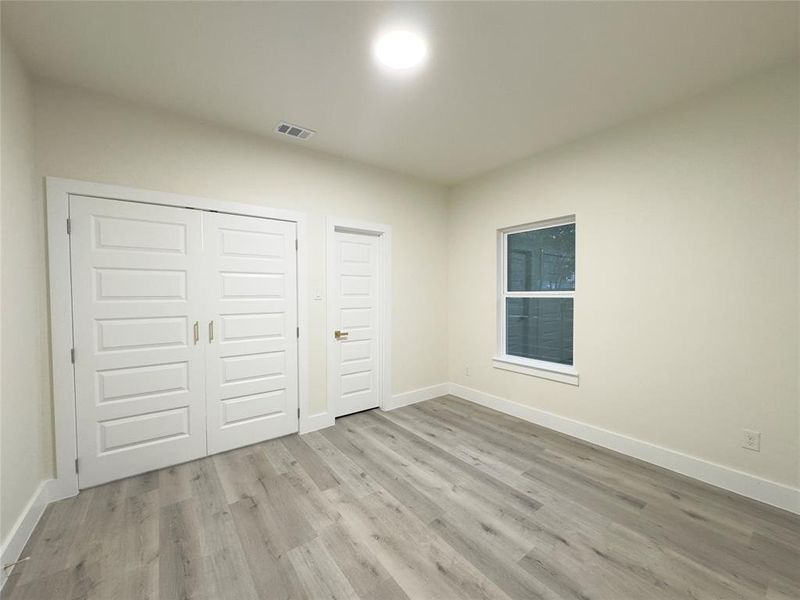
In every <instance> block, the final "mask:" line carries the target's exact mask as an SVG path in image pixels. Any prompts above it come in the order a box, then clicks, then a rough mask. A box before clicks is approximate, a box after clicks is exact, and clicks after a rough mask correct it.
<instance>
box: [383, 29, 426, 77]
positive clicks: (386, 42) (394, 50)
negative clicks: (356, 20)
mask: <svg viewBox="0 0 800 600" xmlns="http://www.w3.org/2000/svg"><path fill="white" fill-rule="evenodd" d="M372 50H373V53H374V55H375V59H376V60H377V61H378V62H379V63H380V64H382V65H383V66H384V67H388V68H389V69H392V70H394V71H408V70H410V69H413V68H414V67H418V66H420V65H421V64H422V63H424V62H425V59H426V58H427V57H428V44H427V43H426V42H425V40H424V39H423V38H422V36H421V35H419V34H416V33H414V32H413V31H389V32H387V33H384V34H382V35H380V36H378V38H377V39H376V40H375V44H374V46H373V48H372Z"/></svg>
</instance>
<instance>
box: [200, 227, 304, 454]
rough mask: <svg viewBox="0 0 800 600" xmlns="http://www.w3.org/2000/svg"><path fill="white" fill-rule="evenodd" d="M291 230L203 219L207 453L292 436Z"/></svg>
mask: <svg viewBox="0 0 800 600" xmlns="http://www.w3.org/2000/svg"><path fill="white" fill-rule="evenodd" d="M295 227H296V226H295V224H294V223H288V222H285V221H273V220H269V219H256V218H253V217H240V216H236V215H226V214H221V213H205V214H204V215H203V229H204V234H205V241H206V243H205V246H206V261H205V267H206V269H207V276H206V277H205V281H206V285H207V287H206V302H207V312H208V313H209V315H210V317H209V318H210V321H209V322H208V323H206V327H207V331H206V333H207V335H208V340H209V345H208V349H207V351H206V397H207V408H208V451H209V454H213V453H215V452H222V451H224V450H230V449H231V448H237V447H239V446H244V445H247V444H253V443H255V442H259V441H262V440H265V439H269V438H274V437H278V436H281V435H286V434H287V433H291V432H294V431H297V275H296V273H297V269H296V263H297V261H296V252H297V250H296V248H295V240H296V239H297V236H296V229H295Z"/></svg>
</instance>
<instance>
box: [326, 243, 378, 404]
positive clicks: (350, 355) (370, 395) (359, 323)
mask: <svg viewBox="0 0 800 600" xmlns="http://www.w3.org/2000/svg"><path fill="white" fill-rule="evenodd" d="M333 236H334V240H333V248H332V249H331V250H332V252H333V256H332V261H330V262H329V268H330V269H331V271H332V272H331V273H329V276H330V277H331V278H332V279H331V285H330V286H329V290H328V302H329V312H328V314H329V319H328V323H329V329H330V330H331V331H329V332H328V335H329V336H331V337H330V338H329V345H328V397H329V398H330V399H331V402H332V406H333V409H334V414H335V416H337V417H340V416H342V415H347V414H350V413H354V412H358V411H360V410H366V409H369V408H376V407H377V406H379V405H380V389H381V381H380V375H381V374H380V368H379V366H380V361H379V360H378V353H379V348H380V344H381V340H380V336H381V331H380V318H379V300H380V299H379V297H378V290H379V278H380V273H379V268H380V260H379V248H380V246H379V237H378V236H376V235H368V234H361V233H350V232H343V231H336V230H334V232H333Z"/></svg>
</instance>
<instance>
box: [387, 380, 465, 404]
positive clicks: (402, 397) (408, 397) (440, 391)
mask: <svg viewBox="0 0 800 600" xmlns="http://www.w3.org/2000/svg"><path fill="white" fill-rule="evenodd" d="M449 392H450V384H449V383H439V384H437V385H431V386H428V387H424V388H419V389H418V390H411V391H409V392H402V393H400V394H395V395H394V396H392V397H391V399H390V400H389V402H387V403H386V405H384V406H383V410H394V409H395V408H400V407H402V406H408V405H409V404H414V403H416V402H422V401H423V400H431V399H432V398H438V397H439V396H445V395H447V394H448V393H449Z"/></svg>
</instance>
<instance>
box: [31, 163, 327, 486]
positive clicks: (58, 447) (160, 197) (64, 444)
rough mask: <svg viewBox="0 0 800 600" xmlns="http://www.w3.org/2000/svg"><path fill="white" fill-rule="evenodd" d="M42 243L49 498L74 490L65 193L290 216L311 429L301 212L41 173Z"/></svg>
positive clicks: (305, 420)
mask: <svg viewBox="0 0 800 600" xmlns="http://www.w3.org/2000/svg"><path fill="white" fill-rule="evenodd" d="M45 186H46V197H47V244H48V257H47V261H48V271H49V284H50V293H49V299H50V349H51V360H52V376H53V407H54V415H53V416H54V434H55V454H56V477H55V481H54V485H53V486H52V488H51V490H52V493H51V500H58V499H61V498H68V497H70V496H75V495H76V494H77V493H78V491H79V490H78V472H77V469H78V464H77V457H78V452H77V435H76V425H77V423H76V412H75V382H74V370H73V363H72V350H73V348H74V341H73V328H72V298H71V292H72V277H71V264H70V247H69V232H68V229H67V228H68V225H67V223H68V219H69V197H70V196H71V195H80V196H94V197H98V198H106V199H109V200H120V201H125V202H140V203H145V204H157V205H162V206H173V207H179V208H190V209H197V210H207V211H212V212H220V213H228V214H233V215H243V216H252V217H261V218H267V219H275V220H279V221H290V222H294V223H295V224H296V225H297V319H298V320H297V322H298V327H299V330H300V336H299V340H298V351H297V353H298V403H299V412H300V418H299V429H300V433H305V432H308V431H313V428H314V423H315V422H319V421H313V420H311V419H310V418H309V417H310V415H309V397H308V389H309V388H308V383H309V382H308V379H309V375H308V370H309V346H308V338H309V335H308V334H309V327H308V324H309V306H308V233H307V217H306V215H305V213H302V212H297V211H290V210H282V209H273V208H267V207H262V206H259V205H255V204H244V203H239V202H229V201H224V200H213V199H210V198H202V197H197V196H186V195H182V194H173V193H168V192H157V191H152V190H142V189H137V188H130V187H125V186H118V185H109V184H104V183H94V182H89V181H80V180H77V179H64V178H60V177H46V178H45Z"/></svg>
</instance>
